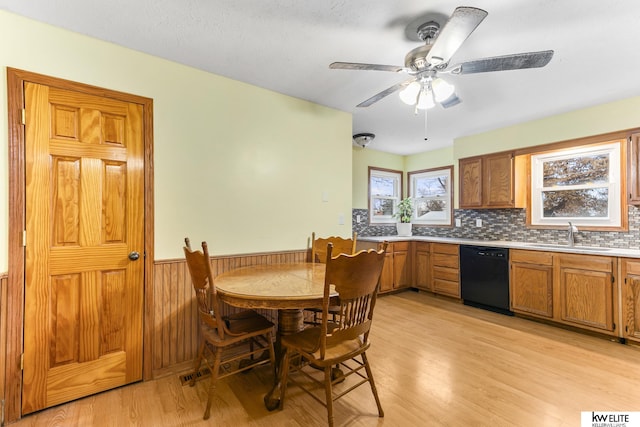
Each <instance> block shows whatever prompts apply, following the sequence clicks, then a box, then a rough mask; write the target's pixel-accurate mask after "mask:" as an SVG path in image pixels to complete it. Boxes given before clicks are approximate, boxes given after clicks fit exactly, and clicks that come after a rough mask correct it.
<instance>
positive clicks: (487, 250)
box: [460, 245, 513, 315]
mask: <svg viewBox="0 0 640 427" xmlns="http://www.w3.org/2000/svg"><path fill="white" fill-rule="evenodd" d="M460 295H461V297H462V300H463V302H464V303H465V304H466V305H471V306H474V307H479V308H484V309H486V310H491V311H495V312H498V313H502V314H508V315H513V312H511V311H510V310H509V250H508V249H505V248H492V247H487V246H471V245H460Z"/></svg>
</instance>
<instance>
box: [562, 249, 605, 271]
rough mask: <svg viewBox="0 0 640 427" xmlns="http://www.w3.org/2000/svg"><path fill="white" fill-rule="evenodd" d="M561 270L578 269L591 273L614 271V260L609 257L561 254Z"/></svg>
mask: <svg viewBox="0 0 640 427" xmlns="http://www.w3.org/2000/svg"><path fill="white" fill-rule="evenodd" d="M558 258H559V264H560V267H561V268H578V269H584V270H591V271H603V272H607V273H610V272H612V271H613V265H614V259H613V258H611V257H608V256H590V255H571V254H561V255H560V256H559V257H558Z"/></svg>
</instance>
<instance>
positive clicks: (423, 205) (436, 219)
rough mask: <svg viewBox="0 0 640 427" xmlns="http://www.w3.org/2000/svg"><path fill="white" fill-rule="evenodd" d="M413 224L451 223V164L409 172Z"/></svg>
mask: <svg viewBox="0 0 640 427" xmlns="http://www.w3.org/2000/svg"><path fill="white" fill-rule="evenodd" d="M408 175H409V195H410V197H411V198H412V199H413V207H414V211H413V220H412V222H413V223H414V224H424V225H452V222H451V218H452V216H453V215H452V211H453V203H452V201H453V192H452V191H451V187H452V182H451V181H452V176H453V166H447V167H444V168H437V169H427V170H422V171H416V172H409V174H408Z"/></svg>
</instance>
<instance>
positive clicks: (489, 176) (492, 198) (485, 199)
mask: <svg viewBox="0 0 640 427" xmlns="http://www.w3.org/2000/svg"><path fill="white" fill-rule="evenodd" d="M458 172H459V182H460V184H459V194H460V200H459V205H460V208H461V209H481V208H513V207H514V206H515V199H514V186H515V170H514V155H513V153H512V152H504V153H496V154H489V155H485V156H477V157H468V158H465V159H460V160H459V163H458Z"/></svg>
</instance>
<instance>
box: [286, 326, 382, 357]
mask: <svg viewBox="0 0 640 427" xmlns="http://www.w3.org/2000/svg"><path fill="white" fill-rule="evenodd" d="M336 327H337V325H331V324H329V325H328V329H329V330H330V331H331V330H333V329H335V328H336ZM320 333H321V331H320V328H319V327H313V328H307V329H304V330H302V331H301V332H298V333H296V334H292V335H286V336H283V337H282V338H281V344H282V346H283V347H289V348H292V349H293V350H295V351H300V352H304V353H307V354H310V355H312V356H313V357H314V358H315V359H316V360H314V361H312V362H311V363H312V364H313V365H315V366H331V365H334V364H335V360H336V359H344V358H351V357H353V356H356V355H357V354H358V353H361V352H363V351H365V350H367V349H368V348H369V345H370V344H369V341H367V343H366V344H363V342H362V340H361V339H360V338H359V337H358V338H355V339H352V340H345V341H342V342H340V343H338V344H337V345H334V346H327V348H326V350H325V356H324V359H321V355H320V350H319V349H318V340H319V338H320Z"/></svg>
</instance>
